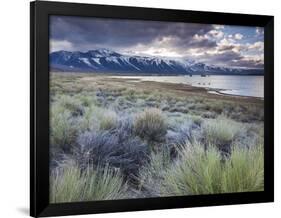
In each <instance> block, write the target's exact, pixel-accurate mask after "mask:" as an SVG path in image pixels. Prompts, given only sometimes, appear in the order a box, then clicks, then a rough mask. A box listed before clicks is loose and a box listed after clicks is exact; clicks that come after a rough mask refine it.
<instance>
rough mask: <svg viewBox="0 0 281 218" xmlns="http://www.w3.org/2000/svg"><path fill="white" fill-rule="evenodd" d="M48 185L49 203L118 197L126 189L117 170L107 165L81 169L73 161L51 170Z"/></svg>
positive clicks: (121, 195) (122, 195)
mask: <svg viewBox="0 0 281 218" xmlns="http://www.w3.org/2000/svg"><path fill="white" fill-rule="evenodd" d="M50 187H51V188H50V201H51V203H63V202H78V201H96V200H112V199H120V198H123V197H124V192H125V191H126V184H124V183H123V179H122V177H121V175H120V173H119V172H118V171H116V170H112V169H110V168H109V167H108V166H107V167H105V168H103V169H101V168H96V169H93V168H90V167H88V168H87V169H86V170H84V171H81V170H80V169H79V167H77V165H75V163H67V164H66V165H65V166H64V167H63V168H62V169H56V170H53V172H52V173H51V178H50Z"/></svg>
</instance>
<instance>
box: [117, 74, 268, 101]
mask: <svg viewBox="0 0 281 218" xmlns="http://www.w3.org/2000/svg"><path fill="white" fill-rule="evenodd" d="M115 78H116V77H115ZM118 78H128V79H137V80H136V82H137V81H155V82H168V83H182V84H188V85H192V86H196V87H204V88H207V89H215V90H218V91H214V90H210V91H209V92H210V93H216V94H228V95H240V96H251V97H259V98H263V97H264V77H263V76H225V75H210V76H206V77H201V76H200V75H193V76H192V77H190V76H118Z"/></svg>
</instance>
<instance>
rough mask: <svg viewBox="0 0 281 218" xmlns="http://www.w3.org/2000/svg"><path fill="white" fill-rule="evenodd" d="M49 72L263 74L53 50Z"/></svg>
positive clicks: (105, 52) (182, 62) (185, 61)
mask: <svg viewBox="0 0 281 218" xmlns="http://www.w3.org/2000/svg"><path fill="white" fill-rule="evenodd" d="M49 58H50V68H51V70H52V71H65V72H104V73H125V74H161V75H178V74H183V75H190V74H195V75H196V74H201V75H202V74H219V75H263V73H264V72H263V69H252V68H251V69H250V68H234V67H222V66H215V65H209V64H205V63H201V62H196V61H194V60H188V59H178V58H177V59H173V58H162V57H150V56H136V55H123V54H120V53H117V52H115V51H111V50H108V49H96V50H90V51H87V52H80V51H75V52H71V51H56V52H52V53H50V55H49Z"/></svg>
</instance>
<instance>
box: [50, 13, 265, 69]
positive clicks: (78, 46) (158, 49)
mask: <svg viewBox="0 0 281 218" xmlns="http://www.w3.org/2000/svg"><path fill="white" fill-rule="evenodd" d="M99 48H106V49H110V50H113V51H116V52H119V53H121V54H127V55H141V56H162V57H169V58H175V59H177V58H181V59H189V60H194V61H198V62H203V63H207V64H212V65H217V66H227V67H240V68H263V67H264V30H263V28H261V27H247V26H230V25H215V24H213V25H212V24H198V23H178V22H162V21H161V22H160V21H144V20H124V19H109V18H92V17H91V18H86V17H71V16H51V18H50V52H54V51H60V50H65V51H82V52H85V51H89V50H94V49H99Z"/></svg>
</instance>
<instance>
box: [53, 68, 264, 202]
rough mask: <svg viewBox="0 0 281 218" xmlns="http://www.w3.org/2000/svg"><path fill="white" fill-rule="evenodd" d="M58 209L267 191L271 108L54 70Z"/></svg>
mask: <svg viewBox="0 0 281 218" xmlns="http://www.w3.org/2000/svg"><path fill="white" fill-rule="evenodd" d="M50 85H51V88H50V97H51V98H50V103H51V112H50V119H51V123H50V132H51V133H50V134H51V135H50V141H51V160H50V161H51V162H50V163H51V164H50V166H51V169H50V170H51V178H50V184H51V190H50V199H51V202H53V203H54V202H73V201H90V200H108V199H122V198H144V197H159V196H175V195H196V194H212V193H230V192H246V191H261V190H263V178H264V166H263V140H264V136H263V101H262V100H259V99H252V98H247V99H244V98H237V97H236V98H234V97H225V96H216V95H211V94H208V93H206V92H205V91H204V90H202V89H196V88H194V89H189V88H188V87H187V88H186V87H180V88H179V87H175V86H171V85H169V84H159V83H152V82H143V83H142V82H136V81H130V80H126V81H125V80H122V79H114V78H110V77H104V76H97V75H96V76H95V75H87V74H70V73H64V74H63V73H61V74H60V73H52V74H51V82H50Z"/></svg>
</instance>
